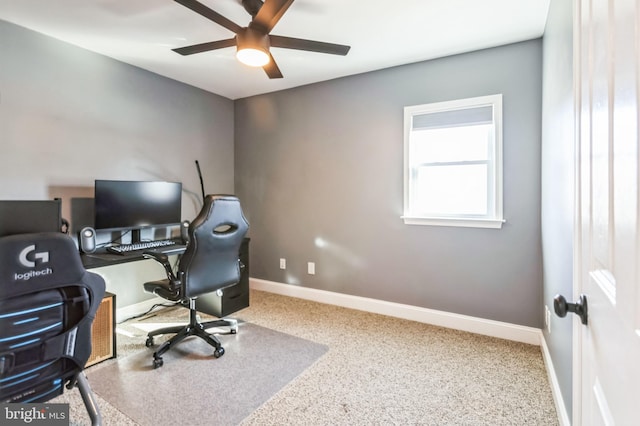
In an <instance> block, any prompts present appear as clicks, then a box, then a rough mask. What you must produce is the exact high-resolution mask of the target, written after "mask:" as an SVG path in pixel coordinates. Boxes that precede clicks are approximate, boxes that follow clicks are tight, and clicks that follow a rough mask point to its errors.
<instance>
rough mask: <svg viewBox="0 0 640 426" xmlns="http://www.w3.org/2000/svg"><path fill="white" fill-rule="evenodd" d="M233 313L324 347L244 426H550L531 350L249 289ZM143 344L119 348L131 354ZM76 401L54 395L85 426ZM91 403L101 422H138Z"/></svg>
mask: <svg viewBox="0 0 640 426" xmlns="http://www.w3.org/2000/svg"><path fill="white" fill-rule="evenodd" d="M234 316H235V317H236V318H240V319H242V320H244V321H246V322H249V323H251V324H255V325H260V326H263V327H266V328H270V329H272V330H278V331H281V332H283V333H287V334H290V335H292V336H297V337H300V338H303V339H307V340H310V341H313V342H317V343H321V344H326V345H328V347H329V350H328V352H327V353H326V354H325V355H324V356H322V357H321V358H320V359H319V360H318V361H317V362H316V363H315V364H313V365H312V366H311V367H310V368H308V369H306V370H305V371H304V372H303V373H302V374H300V375H299V376H298V377H297V378H295V379H294V380H292V381H291V382H289V383H288V384H287V385H286V386H284V388H282V389H281V390H280V391H279V392H278V393H276V394H275V395H274V396H273V397H272V398H271V399H269V400H268V401H267V402H265V403H264V404H263V405H261V406H260V407H259V408H257V409H256V410H255V411H254V412H253V413H251V414H250V415H249V416H248V417H246V418H245V419H244V420H243V421H242V422H241V423H240V424H241V425H243V426H248V425H261V426H262V425H284V424H287V425H557V424H558V420H557V415H556V412H555V408H554V404H553V399H552V395H551V390H550V386H549V383H548V380H547V374H546V371H545V368H544V364H543V360H542V355H541V352H540V348H539V347H537V346H532V345H526V344H522V343H515V342H510V341H506V340H501V339H496V338H491V337H486V336H479V335H474V334H471V333H466V332H460V331H455V330H449V329H444V328H439V327H433V326H429V325H425V324H420V323H416V322H412V321H406V320H398V319H394V318H390V317H385V316H381V315H375V314H370V313H365V312H360V311H354V310H350V309H344V308H339V307H334V306H330V305H324V304H320V303H314V302H308V301H304V300H300V299H294V298H289V297H284V296H279V295H275V294H270V293H265V292H258V291H252V293H251V307H249V308H247V309H244V310H242V311H240V312H238V313H236V315H234ZM127 328H128V327H127ZM143 340H144V339H143ZM143 340H136V338H131V337H126V336H122V337H119V342H118V347H119V348H120V347H121V346H122V348H123V349H122V350H121V352H122V353H135V351H136V350H143V349H146V348H144V341H143ZM136 348H137V349H136ZM146 350H148V349H146ZM227 355H228V353H227V354H225V357H226V356H227ZM223 358H224V357H223ZM221 359H222V358H221ZM167 361H168V360H165V367H162V368H166V366H167V364H166V363H167ZM107 362H110V361H107ZM214 362H215V361H214ZM92 368H95V367H92ZM76 394H77V392H76V391H73V392H67V393H66V394H65V396H63V397H62V398H68V399H69V400H71V402H72V403H71V408H72V419H73V421H72V424H88V422H87V421H86V420H85V419H84V418H83V415H84V416H85V417H86V415H85V414H84V413H83V412H82V406H81V402H80V401H79V398H77V396H76ZM208 403H209V404H215V400H210V401H209V402H208ZM99 404H100V406H101V408H102V409H103V410H102V412H103V416H104V417H105V421H104V424H105V425H107V426H108V425H118V426H120V425H136V424H137V423H135V422H134V421H133V420H132V419H130V418H128V417H127V416H126V415H124V414H123V413H122V412H120V411H119V410H118V408H117V407H113V406H111V405H110V404H108V403H106V402H105V401H103V400H101V399H99ZM78 407H80V408H78ZM74 413H75V414H74ZM159 424H165V423H159ZM166 424H169V423H166ZM185 424H186V423H185ZM212 424H213V423H212Z"/></svg>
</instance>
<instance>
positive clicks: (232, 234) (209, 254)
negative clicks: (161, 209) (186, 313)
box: [178, 195, 249, 298]
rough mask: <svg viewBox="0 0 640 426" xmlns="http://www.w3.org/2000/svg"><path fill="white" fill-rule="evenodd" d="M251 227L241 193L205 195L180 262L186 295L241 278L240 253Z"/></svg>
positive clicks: (214, 288) (232, 282)
mask: <svg viewBox="0 0 640 426" xmlns="http://www.w3.org/2000/svg"><path fill="white" fill-rule="evenodd" d="M248 229H249V223H248V222H247V220H246V219H245V217H244V214H243V213H242V207H241V206H240V200H238V198H237V197H235V196H232V195H207V196H206V197H205V200H204V205H203V207H202V210H200V213H199V214H198V216H196V218H195V219H194V220H193V221H192V222H191V223H190V224H189V243H188V244H187V248H186V250H185V252H184V254H183V255H182V257H181V259H180V264H179V265H178V274H179V275H178V276H179V277H180V279H181V280H182V281H183V297H189V298H191V297H197V296H200V295H202V294H205V293H211V292H214V291H216V290H220V289H223V288H225V287H229V286H232V285H234V284H236V283H238V281H240V260H239V259H238V253H239V251H240V245H241V244H242V240H243V238H244V236H245V235H246V233H247V230H248Z"/></svg>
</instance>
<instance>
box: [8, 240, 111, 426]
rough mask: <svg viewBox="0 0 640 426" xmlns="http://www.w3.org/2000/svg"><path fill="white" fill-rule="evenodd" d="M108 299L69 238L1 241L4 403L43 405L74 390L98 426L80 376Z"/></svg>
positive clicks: (97, 415)
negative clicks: (98, 317) (94, 328)
mask: <svg viewBox="0 0 640 426" xmlns="http://www.w3.org/2000/svg"><path fill="white" fill-rule="evenodd" d="M104 292H105V284H104V280H103V279H102V277H100V276H99V275H97V274H94V273H90V272H87V271H86V270H85V268H84V267H83V266H82V262H81V261H80V254H79V252H78V248H77V247H76V245H75V243H74V242H73V240H71V238H70V237H69V236H67V235H64V234H61V233H33V234H19V235H10V236H5V237H1V238H0V401H1V402H3V403H36V402H46V401H48V400H50V399H52V398H54V397H56V396H58V395H61V394H62V393H63V392H64V387H65V385H66V387H67V388H68V389H71V388H72V387H74V386H76V385H77V387H78V389H79V391H80V395H81V396H82V399H83V401H84V404H85V406H86V408H87V412H88V413H89V417H90V418H91V422H92V424H93V425H99V424H101V415H100V411H99V409H98V405H97V404H96V401H95V397H94V395H93V392H92V391H91V388H90V386H89V383H88V382H87V379H86V377H85V375H84V372H83V369H84V366H85V364H86V363H87V360H88V359H89V356H90V355H91V325H92V323H93V319H94V317H95V314H96V311H97V309H98V306H99V305H100V302H101V300H102V298H103V296H104Z"/></svg>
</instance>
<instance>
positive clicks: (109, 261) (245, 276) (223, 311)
mask: <svg viewBox="0 0 640 426" xmlns="http://www.w3.org/2000/svg"><path fill="white" fill-rule="evenodd" d="M249 240H250V239H249V238H245V239H244V240H243V241H242V244H241V245H240V252H239V253H238V256H239V259H240V262H241V263H242V265H243V267H242V269H241V271H240V282H238V284H236V285H234V286H231V287H227V288H226V289H224V291H223V293H222V296H218V295H217V294H216V293H209V294H205V295H202V296H200V297H198V299H197V300H196V309H197V310H198V311H200V312H203V313H205V314H209V315H213V316H215V317H218V318H223V317H226V316H228V315H230V314H232V313H234V312H236V311H239V310H240V309H244V308H246V307H248V306H249ZM186 247H187V246H186V245H184V244H176V245H173V246H168V247H162V248H160V247H159V248H155V249H151V251H159V252H162V253H166V254H168V255H181V254H182V253H184V251H185V249H186ZM80 258H81V259H82V264H83V265H84V267H85V268H86V269H95V268H101V267H105V266H112V265H117V264H123V263H129V262H139V261H141V260H147V259H146V258H145V257H144V256H142V252H134V253H128V254H125V255H122V254H115V253H109V252H107V251H106V249H98V250H97V251H96V252H94V253H83V254H81V256H80ZM142 285H143V283H140V286H142Z"/></svg>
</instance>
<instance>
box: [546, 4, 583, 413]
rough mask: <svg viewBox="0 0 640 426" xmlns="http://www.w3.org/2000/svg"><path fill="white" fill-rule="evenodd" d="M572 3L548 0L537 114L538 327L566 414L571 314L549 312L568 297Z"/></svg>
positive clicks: (569, 403)
mask: <svg viewBox="0 0 640 426" xmlns="http://www.w3.org/2000/svg"><path fill="white" fill-rule="evenodd" d="M572 17H573V5H572V2H571V0H552V2H551V6H550V10H549V16H548V18H547V26H546V31H545V35H544V44H543V47H544V56H543V63H544V66H543V91H542V93H543V96H542V98H543V103H542V105H543V116H542V129H543V130H542V248H543V253H544V255H543V265H544V275H543V276H544V303H545V304H546V305H547V306H548V307H549V309H551V312H552V314H551V333H548V332H547V331H546V330H544V337H545V340H546V342H547V345H548V347H549V352H550V354H551V359H552V361H553V365H554V369H555V371H556V375H557V378H558V383H559V386H560V390H561V393H562V398H563V399H564V403H565V406H566V407H567V411H568V414H569V416H571V410H572V398H571V393H572V384H571V380H572V352H571V349H572V332H571V323H572V322H571V319H570V318H565V319H561V318H558V317H557V316H555V314H553V297H554V296H555V295H556V294H557V293H560V294H563V295H564V296H565V297H566V298H567V299H573V287H572V286H573V200H574V167H573V164H574V155H575V147H574V128H573V125H574V112H573V64H572V60H573V34H572V31H573V21H572V19H573V18H572Z"/></svg>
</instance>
